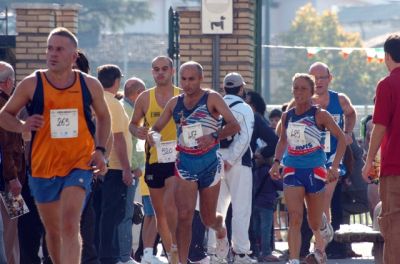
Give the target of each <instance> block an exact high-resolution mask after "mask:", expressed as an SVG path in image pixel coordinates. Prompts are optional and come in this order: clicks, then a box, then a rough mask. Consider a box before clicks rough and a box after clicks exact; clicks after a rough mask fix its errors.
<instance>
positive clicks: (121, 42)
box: [85, 34, 168, 64]
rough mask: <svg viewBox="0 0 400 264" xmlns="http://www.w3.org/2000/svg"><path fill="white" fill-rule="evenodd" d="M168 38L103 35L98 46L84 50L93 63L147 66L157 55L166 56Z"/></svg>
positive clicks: (147, 35)
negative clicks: (142, 64)
mask: <svg viewBox="0 0 400 264" xmlns="http://www.w3.org/2000/svg"><path fill="white" fill-rule="evenodd" d="M167 48H168V36H167V35H156V34H103V35H101V36H100V40H99V42H98V45H97V46H96V47H93V48H85V52H86V53H87V55H88V56H89V58H91V59H92V60H94V61H109V62H113V63H123V62H125V61H128V62H135V63H146V64H149V63H150V62H151V60H152V59H153V58H154V57H156V56H159V55H167Z"/></svg>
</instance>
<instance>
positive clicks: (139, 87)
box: [124, 77, 146, 101]
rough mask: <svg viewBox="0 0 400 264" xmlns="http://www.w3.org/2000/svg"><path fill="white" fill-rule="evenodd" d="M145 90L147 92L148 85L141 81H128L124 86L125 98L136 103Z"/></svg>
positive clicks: (137, 79)
mask: <svg viewBox="0 0 400 264" xmlns="http://www.w3.org/2000/svg"><path fill="white" fill-rule="evenodd" d="M144 90H146V85H145V84H144V82H143V81H142V80H141V79H139V78H136V77H132V78H130V79H128V80H126V82H125V84H124V96H125V97H128V98H129V99H131V100H132V101H136V98H137V97H138V95H139V94H140V93H141V92H143V91H144Z"/></svg>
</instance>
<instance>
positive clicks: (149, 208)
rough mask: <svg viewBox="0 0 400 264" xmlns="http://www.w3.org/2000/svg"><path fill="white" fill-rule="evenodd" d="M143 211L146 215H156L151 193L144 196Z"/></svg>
mask: <svg viewBox="0 0 400 264" xmlns="http://www.w3.org/2000/svg"><path fill="white" fill-rule="evenodd" d="M142 203H143V211H144V215H145V216H154V215H155V214H154V208H153V204H152V203H151V198H150V195H144V196H142Z"/></svg>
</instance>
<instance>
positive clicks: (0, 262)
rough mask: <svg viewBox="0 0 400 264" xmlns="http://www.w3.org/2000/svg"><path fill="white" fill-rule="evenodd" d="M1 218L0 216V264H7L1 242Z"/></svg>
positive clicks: (2, 230)
mask: <svg viewBox="0 0 400 264" xmlns="http://www.w3.org/2000/svg"><path fill="white" fill-rule="evenodd" d="M3 232H4V227H3V217H2V215H1V214H0V264H7V260H6V252H5V250H4V240H3Z"/></svg>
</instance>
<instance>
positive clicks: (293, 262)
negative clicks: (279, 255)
mask: <svg viewBox="0 0 400 264" xmlns="http://www.w3.org/2000/svg"><path fill="white" fill-rule="evenodd" d="M286 264H300V260H298V259H289V260H288V262H286Z"/></svg>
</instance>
